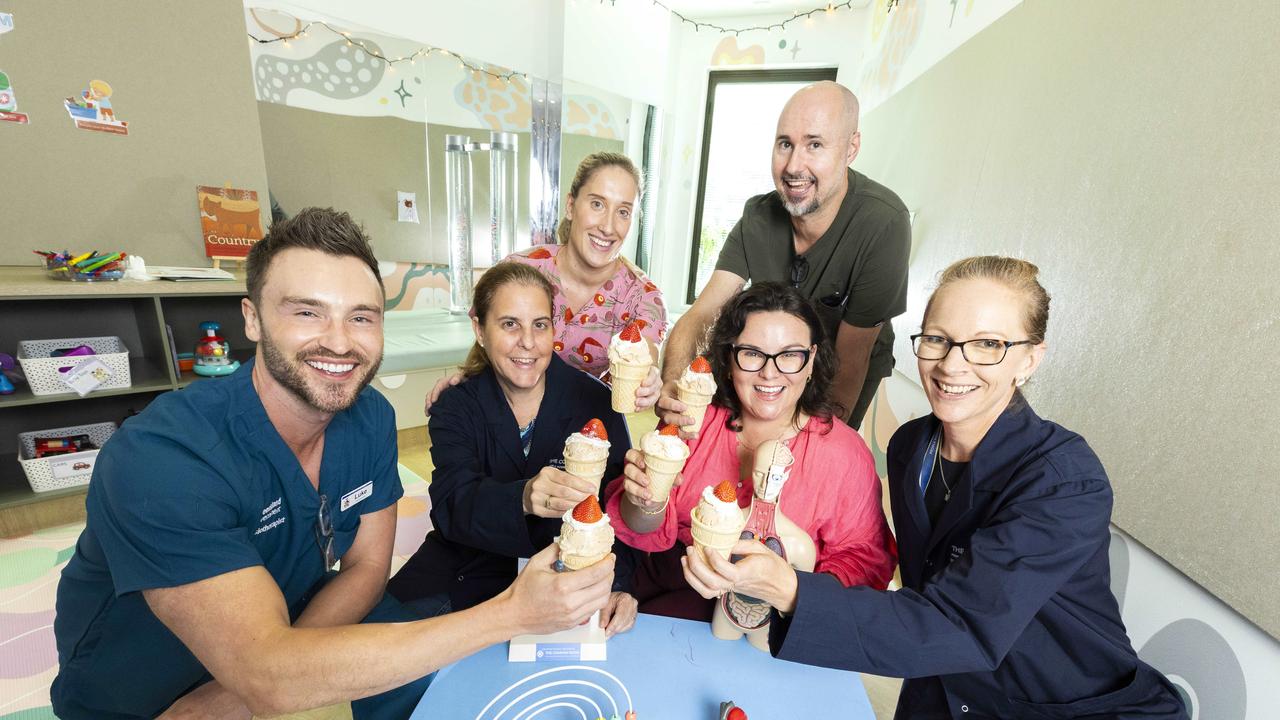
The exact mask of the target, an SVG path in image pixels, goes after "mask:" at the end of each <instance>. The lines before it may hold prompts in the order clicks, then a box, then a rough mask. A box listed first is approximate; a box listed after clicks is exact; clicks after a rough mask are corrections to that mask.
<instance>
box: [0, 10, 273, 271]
mask: <svg viewBox="0 0 1280 720" xmlns="http://www.w3.org/2000/svg"><path fill="white" fill-rule="evenodd" d="M2 9H3V10H4V11H6V12H12V13H13V15H14V24H15V27H14V30H13V31H12V32H9V33H7V34H5V35H3V36H0V70H4V71H5V72H7V73H8V74H9V78H10V80H11V81H12V82H13V85H14V90H15V91H16V95H17V99H18V110H19V111H21V112H24V113H27V114H28V115H30V116H31V124H30V125H25V126H21V125H12V124H10V123H0V167H2V168H3V169H2V171H0V207H3V210H2V211H0V216H3V221H0V228H2V229H0V264H6V265H12V264H21V265H28V264H34V263H35V262H36V261H37V260H38V258H37V257H36V256H34V255H32V254H31V249H32V248H55V247H56V248H57V249H62V248H63V247H67V248H71V249H82V250H89V249H94V248H96V249H98V250H115V249H123V250H125V251H127V252H130V253H134V254H137V255H142V256H143V257H145V258H146V259H147V261H148V262H151V263H154V264H165V265H208V264H209V263H208V260H206V259H205V256H204V244H203V242H202V240H201V238H200V222H199V213H198V212H197V210H196V186H197V185H222V184H223V183H231V184H232V185H233V186H235V187H242V188H248V189H252V190H257V191H258V192H259V193H260V194H261V195H262V199H263V201H264V202H263V205H264V208H265V205H266V202H265V199H266V188H267V184H266V172H265V170H264V167H263V161H262V140H261V135H260V134H259V131H258V111H257V103H256V102H255V101H254V96H253V86H252V84H251V82H250V80H251V78H250V74H249V54H248V52H246V50H245V42H246V40H245V34H244V32H245V31H244V20H243V13H244V9H243V6H242V5H241V3H239V2H237V1H236V0H217V1H216V2H197V3H187V2H183V3H173V2H164V1H163V0H136V1H134V0H130V1H128V2H122V1H121V0H106V1H103V2H92V3H81V2H45V1H41V0H10V2H8V3H6V4H5V6H4V7H3V8H2ZM92 79H102V80H106V81H107V82H109V83H110V84H111V85H112V87H113V89H114V94H113V97H112V103H113V105H114V109H115V113H116V116H117V117H118V118H119V119H121V120H127V121H128V122H129V135H128V136H127V137H120V136H114V135H107V134H104V133H99V132H88V131H84V130H77V129H76V128H75V127H74V126H73V125H72V122H71V119H70V118H69V117H68V116H67V112H66V110H65V109H64V108H63V105H62V101H63V98H65V97H67V96H70V95H74V94H78V93H79V92H81V91H82V90H83V89H84V88H85V87H86V85H87V84H88V83H89V81H90V80H92ZM267 217H269V216H268V215H266V214H265V213H264V222H265V219H266V218H267Z"/></svg>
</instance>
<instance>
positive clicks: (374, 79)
mask: <svg viewBox="0 0 1280 720" xmlns="http://www.w3.org/2000/svg"><path fill="white" fill-rule="evenodd" d="M364 43H365V44H366V45H368V46H369V47H370V48H371V49H373V50H375V51H377V52H379V53H381V52H382V48H381V47H380V46H379V45H378V44H377V43H375V42H374V41H373V40H368V39H365V40H364ZM386 72H387V64H386V63H384V62H382V61H381V60H378V59H377V58H375V57H373V56H371V55H369V54H368V53H366V52H365V51H364V50H362V49H361V48H358V47H355V46H354V45H351V44H350V43H347V42H346V41H344V40H335V41H334V42H331V43H329V44H328V45H325V46H324V47H322V48H320V50H319V51H318V52H316V53H315V54H314V55H311V56H310V57H305V58H293V59H289V60H286V59H284V58H282V57H279V56H273V55H267V54H263V55H259V56H258V59H257V60H255V61H254V64H253V81H254V85H255V89H256V90H257V94H258V99H259V100H269V101H271V102H273V103H276V104H278V105H288V104H289V103H288V102H287V99H288V97H289V93H290V92H291V91H293V90H296V89H298V88H304V89H307V90H310V91H312V92H314V93H318V94H320V95H324V96H325V97H329V98H334V99H336V100H349V99H353V98H358V97H362V96H364V95H368V94H369V93H371V92H373V91H374V89H376V88H377V87H378V85H379V83H381V82H382V77H383V75H385V74H386ZM401 87H403V85H402V86H401Z"/></svg>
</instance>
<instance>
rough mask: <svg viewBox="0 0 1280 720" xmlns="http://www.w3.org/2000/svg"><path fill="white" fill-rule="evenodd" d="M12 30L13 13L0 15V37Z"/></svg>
mask: <svg viewBox="0 0 1280 720" xmlns="http://www.w3.org/2000/svg"><path fill="white" fill-rule="evenodd" d="M12 29H13V13H0V35H3V34H5V33H7V32H9V31H10V30H12Z"/></svg>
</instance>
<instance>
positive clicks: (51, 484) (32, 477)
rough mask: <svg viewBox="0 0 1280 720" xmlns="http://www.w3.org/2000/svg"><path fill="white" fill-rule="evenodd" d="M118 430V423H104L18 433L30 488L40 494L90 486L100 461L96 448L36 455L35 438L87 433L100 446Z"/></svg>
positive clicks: (19, 447)
mask: <svg viewBox="0 0 1280 720" xmlns="http://www.w3.org/2000/svg"><path fill="white" fill-rule="evenodd" d="M115 431H116V424H115V423H113V422H104V423H93V424H92V425H73V426H72V427H62V428H53V429H52V430H34V431H32V432H24V433H19V434H18V462H20V463H22V471H23V472H24V473H26V474H27V482H28V483H31V489H32V490H34V491H36V492H38V493H39V492H48V491H50V490H64V489H66V488H73V487H79V486H81V485H88V484H89V478H90V476H92V475H93V466H94V464H95V463H96V462H97V460H98V451H97V450H96V449H95V450H84V451H81V452H77V453H67V454H65V455H53V456H50V457H42V458H37V457H36V438H38V437H39V438H52V437H66V436H68V435H88V436H89V439H90V440H92V441H93V444H94V445H96V446H98V447H99V448H101V447H102V446H103V444H104V443H106V442H107V438H109V437H111V433H113V432H115Z"/></svg>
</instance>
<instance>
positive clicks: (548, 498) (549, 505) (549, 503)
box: [543, 495, 551, 510]
mask: <svg viewBox="0 0 1280 720" xmlns="http://www.w3.org/2000/svg"><path fill="white" fill-rule="evenodd" d="M543 504H544V505H546V506H547V509H548V510H550V509H551V496H550V495H548V496H547V501H546V502H545V503H543Z"/></svg>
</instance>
